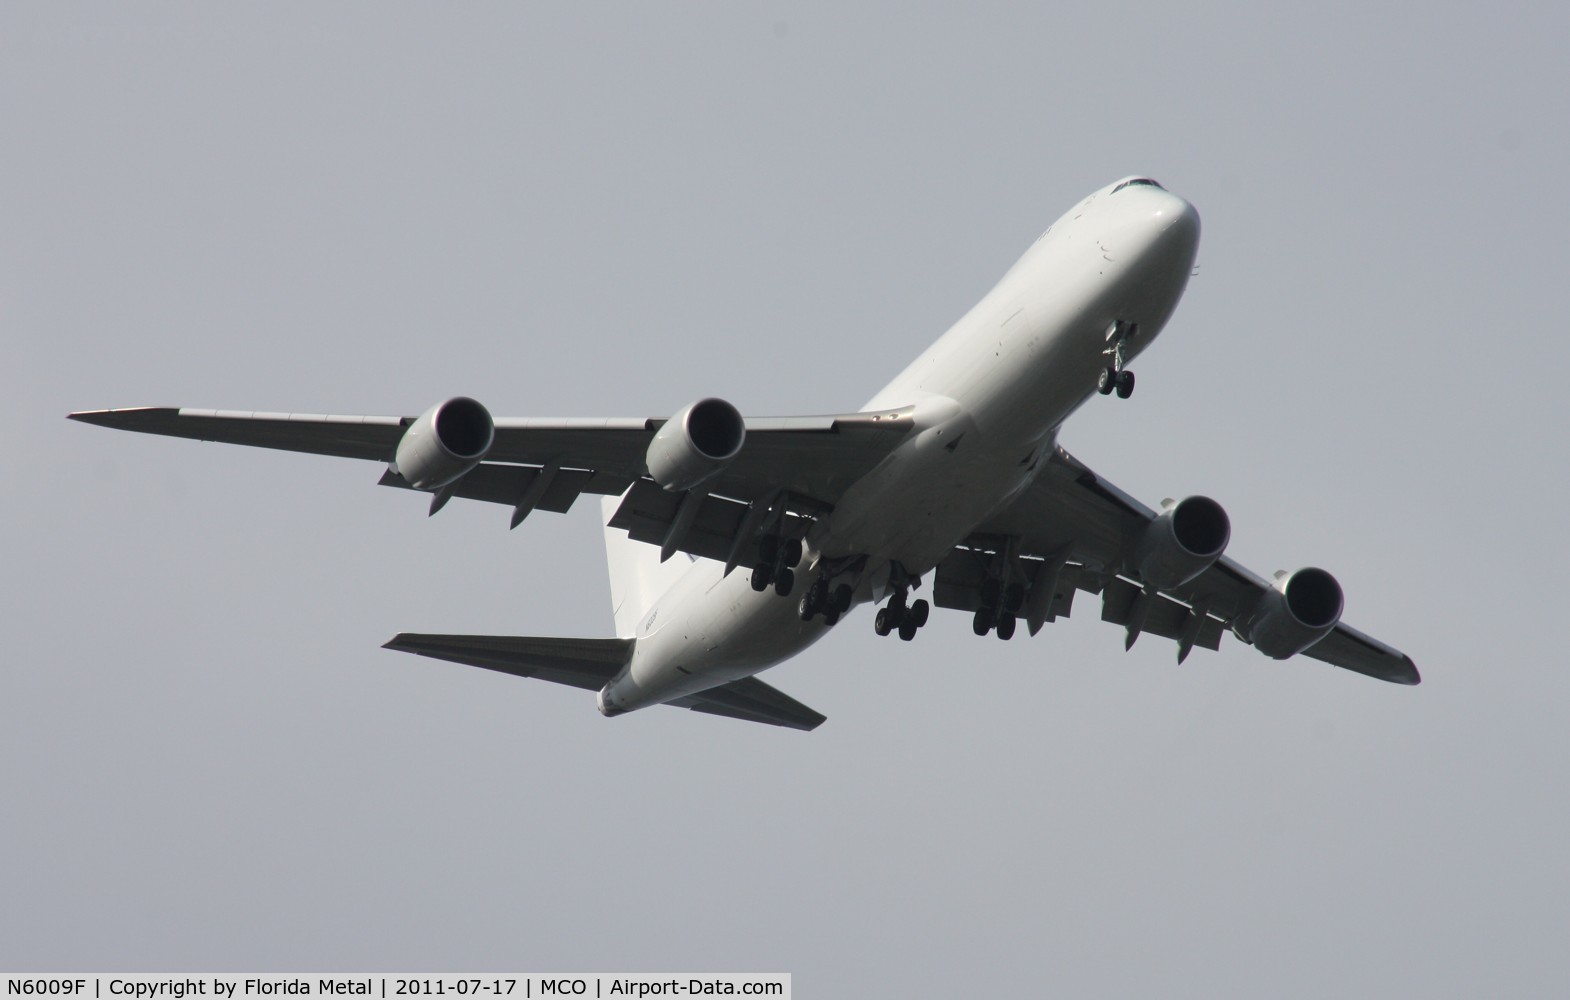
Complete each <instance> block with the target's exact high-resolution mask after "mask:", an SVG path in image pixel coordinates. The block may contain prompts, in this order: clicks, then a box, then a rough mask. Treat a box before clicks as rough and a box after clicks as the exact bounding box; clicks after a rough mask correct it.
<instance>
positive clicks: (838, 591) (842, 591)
mask: <svg viewBox="0 0 1570 1000" xmlns="http://www.w3.org/2000/svg"><path fill="white" fill-rule="evenodd" d="M855 596H856V591H855V590H853V589H852V588H851V585H850V584H848V583H842V584H840V585H839V586H838V587H835V588H834V602H833V604H831V605H830V607H832V608H833V609H834V610H835V611H838V612H839V613H840V614H844V613H845V612H847V611H849V610H850V602H851V599H852V598H854V597H855Z"/></svg>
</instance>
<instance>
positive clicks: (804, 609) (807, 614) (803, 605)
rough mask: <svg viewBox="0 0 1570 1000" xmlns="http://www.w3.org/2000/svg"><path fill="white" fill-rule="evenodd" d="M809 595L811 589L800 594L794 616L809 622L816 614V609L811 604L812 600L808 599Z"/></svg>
mask: <svg viewBox="0 0 1570 1000" xmlns="http://www.w3.org/2000/svg"><path fill="white" fill-rule="evenodd" d="M811 597H812V591H811V590H809V591H807V593H805V594H802V595H801V600H800V601H799V602H798V603H797V604H796V617H798V618H800V619H801V620H802V621H804V622H810V621H812V619H814V618H816V617H817V616H818V611H817V609H816V608H814V607H813V606H812V602H811V601H810V600H809V598H811Z"/></svg>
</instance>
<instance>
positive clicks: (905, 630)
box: [899, 619, 918, 642]
mask: <svg viewBox="0 0 1570 1000" xmlns="http://www.w3.org/2000/svg"><path fill="white" fill-rule="evenodd" d="M917 627H918V626H917V625H916V623H915V622H913V621H910V620H909V619H907V620H905V621H903V622H900V626H899V637H900V638H901V639H904V640H905V641H906V642H909V641H910V640H912V639H914V638H916V629H917Z"/></svg>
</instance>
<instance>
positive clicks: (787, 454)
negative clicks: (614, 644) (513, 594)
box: [70, 407, 912, 565]
mask: <svg viewBox="0 0 1570 1000" xmlns="http://www.w3.org/2000/svg"><path fill="white" fill-rule="evenodd" d="M70 418H71V419H73V420H80V421H83V422H84V423H90V424H98V425H100V426H103V427H113V428H117V429H119V430H128V431H137V432H140V433H144V434H160V435H166V436H170V437H183V438H192V439H195V440H199V441H219V442H223V443H227V444H243V445H251V446H255V447H260V448H277V449H282V450H285V451H299V452H309V453H313V454H318V455H336V456H340V457H344V458H359V459H366V460H369V461H376V462H386V463H390V462H391V461H392V459H393V456H394V453H395V452H396V451H397V448H398V442H399V441H400V440H401V439H402V437H403V435H404V432H405V431H406V430H407V429H408V428H409V426H410V425H411V424H413V423H414V422H415V420H416V419H417V418H416V417H370V416H331V415H325V414H306V413H253V412H249V411H238V410H196V409H175V408H171V407H139V408H132V409H112V410H88V411H83V412H79V413H72V414H70ZM664 423H665V418H647V419H639V418H633V419H540V418H503V419H499V420H497V421H496V422H495V439H494V443H493V444H492V446H491V449H490V451H489V452H488V453H487V454H486V457H485V460H484V461H483V462H482V463H481V464H480V465H478V466H477V467H475V468H474V469H472V470H470V471H469V472H468V473H467V474H466V475H464V476H463V477H462V478H461V479H459V480H457V481H456V482H455V483H452V484H451V485H449V486H447V487H445V488H443V489H442V490H440V491H434V492H435V493H436V497H435V500H434V501H433V504H432V512H433V513H434V512H435V510H436V509H438V508H439V507H440V505H441V504H442V503H445V502H446V501H447V499H448V498H450V497H460V498H467V499H473V500H481V501H487V502H491V503H497V504H503V505H505V506H509V507H512V508H514V512H515V513H514V519H513V523H514V526H516V524H517V522H518V521H520V520H522V518H523V516H524V515H526V514H527V513H528V512H529V511H532V510H534V509H540V510H547V511H556V512H563V511H566V510H567V509H568V508H570V507H571V506H572V504H573V502H574V501H575V500H577V498H578V497H579V496H580V495H582V494H584V493H591V494H601V495H606V496H619V495H621V494H622V493H624V492H626V491H627V489H628V487H629V486H633V487H634V489H633V491H632V493H631V494H629V496H628V499H627V501H626V502H624V503H623V505H622V509H621V510H620V511H619V512H618V514H617V518H616V519H615V520H613V522H612V525H613V526H614V527H619V528H623V529H626V530H627V531H628V532H629V533H630V534H631V535H632V536H633V537H634V538H636V539H638V540H640V541H649V542H653V543H655V544H660V543H661V542H662V541H665V540H666V539H667V532H668V529H669V527H670V525H671V523H672V521H674V520H675V518H676V514H677V508H678V507H679V506H680V504H681V502H682V499H683V497H684V496H685V494H682V493H673V492H669V491H666V490H663V489H661V488H660V487H659V486H657V485H656V484H655V483H654V482H653V481H652V480H650V479H648V478H647V473H648V470H647V467H646V465H645V458H644V456H645V454H646V453H647V451H648V448H649V442H650V440H651V439H652V438H653V437H654V434H655V432H656V431H658V430H659V428H660V427H661V426H663V425H664ZM911 426H912V417H911V412H910V410H909V409H905V410H896V411H888V412H878V413H847V414H838V415H827V416H813V417H765V418H752V419H748V420H747V421H746V430H747V435H746V441H745V443H744V444H743V445H742V449H741V452H740V453H739V454H737V456H736V457H735V458H734V459H733V460H732V461H730V462H729V463H728V464H727V465H725V466H724V467H723V468H722V469H721V470H720V471H719V472H718V473H717V474H716V475H715V476H714V477H713V478H712V479H710V480H708V481H706V482H705V483H704V484H703V485H704V489H705V490H706V491H707V493H708V495H707V496H706V497H704V498H703V499H702V502H701V503H700V505H699V507H698V509H697V510H696V511H695V516H693V517H692V520H691V523H690V526H689V527H688V529H687V530H686V531H685V532H684V533H683V536H682V538H681V540H680V544H679V545H678V546H677V547H678V548H679V549H680V550H681V551H686V552H690V553H692V554H693V555H699V556H706V557H709V558H715V559H719V560H721V561H726V560H727V557H729V558H730V559H736V558H737V555H738V553H737V552H735V551H733V542H734V540H735V536H736V534H737V533H738V532H739V531H740V529H741V527H742V525H743V523H744V520H745V519H746V517H747V514H748V511H749V508H750V507H753V506H755V505H758V504H763V505H771V504H783V506H784V507H785V508H786V509H788V510H789V511H791V512H794V513H796V514H817V513H822V512H824V511H827V510H830V509H832V508H833V506H834V505H835V504H836V503H837V502H838V501H839V499H840V497H841V496H842V495H843V494H844V491H845V490H846V489H847V488H849V486H850V485H851V484H852V483H854V482H855V481H856V480H857V479H859V478H861V477H862V476H863V475H865V474H866V473H867V472H868V471H870V470H871V469H872V468H873V467H874V466H875V465H877V464H878V462H880V461H882V460H883V458H884V456H886V455H887V454H888V453H889V451H890V450H892V449H893V447H894V446H895V445H896V444H897V443H898V442H899V441H900V440H902V439H903V438H904V436H905V434H906V433H908V432H909V430H910V428H911ZM541 476H546V477H547V478H546V481H545V482H544V483H543V484H541V483H539V482H538V480H539V477H541ZM381 485H383V486H394V487H399V488H403V489H413V487H412V486H411V485H410V484H409V483H408V482H407V481H405V480H404V479H403V477H402V476H400V475H398V473H396V472H394V471H392V470H391V469H390V468H389V470H388V471H387V472H386V473H385V474H384V475H383V476H382V478H381ZM750 558H751V556H750V553H749V552H746V551H743V552H741V553H740V559H739V562H740V564H742V565H751V563H750V562H749V559H750Z"/></svg>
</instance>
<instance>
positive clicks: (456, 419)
mask: <svg viewBox="0 0 1570 1000" xmlns="http://www.w3.org/2000/svg"><path fill="white" fill-rule="evenodd" d="M495 440H496V424H495V422H494V421H492V420H491V414H490V411H489V410H487V409H486V408H485V407H483V406H481V405H480V404H479V403H478V402H476V401H475V400H472V399H470V398H469V397H468V396H454V397H453V398H452V399H448V400H445V401H443V402H440V403H437V404H436V405H435V406H433V407H431V408H430V409H429V410H426V411H425V412H424V413H422V414H421V415H420V417H419V419H418V420H416V421H415V422H414V423H412V424H410V425H409V429H408V430H406V431H404V432H403V437H402V438H399V439H398V451H397V453H396V454H395V455H394V457H393V467H394V468H395V469H397V471H398V474H399V475H401V476H403V478H404V479H406V480H408V482H409V485H410V486H413V487H414V488H415V489H417V490H434V489H440V488H441V487H443V486H446V485H447V484H448V483H451V482H453V481H454V480H456V479H458V478H459V477H461V476H462V475H463V474H464V473H466V472H468V471H469V470H470V469H472V468H474V467H475V466H476V465H479V464H480V462H481V461H483V460H484V458H485V455H486V453H487V452H489V451H490V450H491V444H492V442H494V441H495Z"/></svg>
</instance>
